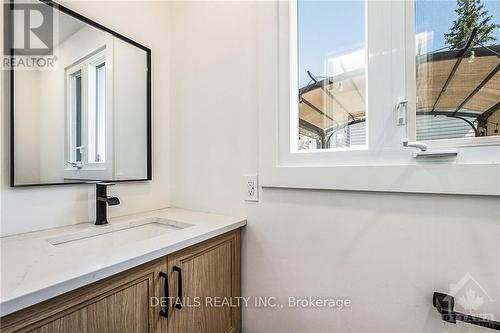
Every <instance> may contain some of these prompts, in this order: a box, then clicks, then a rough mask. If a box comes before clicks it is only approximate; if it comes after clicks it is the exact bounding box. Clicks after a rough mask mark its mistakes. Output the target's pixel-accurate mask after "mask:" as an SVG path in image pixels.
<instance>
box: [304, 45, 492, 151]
mask: <svg viewBox="0 0 500 333" xmlns="http://www.w3.org/2000/svg"><path fill="white" fill-rule="evenodd" d="M471 45H472V43H471V42H468V43H467V45H466V46H465V47H464V48H463V49H461V50H454V51H442V52H436V53H429V54H425V55H421V56H418V57H417V58H416V61H417V68H416V70H417V80H416V87H417V116H421V115H434V116H445V117H450V118H455V119H460V120H462V121H464V122H466V123H467V124H468V125H469V126H470V127H471V129H472V130H473V132H474V135H475V136H490V135H498V130H499V127H500V112H498V111H499V110H500V72H499V71H500V57H499V56H498V54H500V45H496V46H489V47H483V46H479V47H474V48H471V47H470V46H471ZM308 74H309V76H310V77H311V83H310V84H309V85H307V86H305V87H302V88H300V89H299V129H300V133H301V134H304V135H306V136H308V137H312V138H315V139H317V140H318V141H319V142H320V143H321V147H322V148H328V147H329V139H330V137H331V135H332V134H333V133H335V132H336V131H338V130H339V129H342V128H345V127H346V126H349V125H352V124H356V123H360V122H364V121H365V100H366V89H365V76H364V69H363V68H362V69H358V70H354V71H350V72H344V73H342V74H338V75H335V76H332V77H328V78H323V79H317V78H316V77H315V76H314V75H313V74H311V73H309V72H308Z"/></svg>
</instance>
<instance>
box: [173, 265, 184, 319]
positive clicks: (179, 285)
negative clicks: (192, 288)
mask: <svg viewBox="0 0 500 333" xmlns="http://www.w3.org/2000/svg"><path fill="white" fill-rule="evenodd" d="M173 270H174V272H177V273H178V274H179V276H178V279H177V299H176V301H175V305H174V307H175V308H176V309H179V310H180V309H182V270H181V268H180V267H177V266H174V267H173Z"/></svg>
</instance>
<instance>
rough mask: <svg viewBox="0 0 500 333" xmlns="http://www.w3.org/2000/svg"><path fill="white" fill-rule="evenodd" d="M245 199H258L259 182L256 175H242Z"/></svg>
mask: <svg viewBox="0 0 500 333" xmlns="http://www.w3.org/2000/svg"><path fill="white" fill-rule="evenodd" d="M243 178H244V179H245V182H244V186H245V201H259V182H258V176H257V175H244V176H243Z"/></svg>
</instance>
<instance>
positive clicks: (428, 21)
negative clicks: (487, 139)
mask: <svg viewBox="0 0 500 333" xmlns="http://www.w3.org/2000/svg"><path fill="white" fill-rule="evenodd" d="M415 6H416V7H415V13H416V20H415V22H416V38H415V43H416V44H415V46H416V98H417V99H416V103H417V107H416V112H417V126H416V129H417V131H416V132H417V133H416V134H417V140H436V139H455V138H465V137H480V136H493V135H499V130H500V71H499V70H500V58H499V55H500V25H499V24H498V23H499V22H500V1H491V0H490V1H488V0H486V1H485V0H457V1H428V0H416V2H415Z"/></svg>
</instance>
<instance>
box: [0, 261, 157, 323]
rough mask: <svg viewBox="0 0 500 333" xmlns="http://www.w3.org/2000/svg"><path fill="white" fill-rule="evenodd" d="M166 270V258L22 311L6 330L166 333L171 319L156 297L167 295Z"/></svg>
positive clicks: (4, 320) (11, 318)
mask: <svg viewBox="0 0 500 333" xmlns="http://www.w3.org/2000/svg"><path fill="white" fill-rule="evenodd" d="M166 269H167V266H166V259H165V258H164V259H161V260H157V261H154V262H153V263H148V264H145V265H142V266H140V267H137V268H134V269H131V270H129V271H126V272H124V273H120V274H118V275H115V276H113V277H110V278H107V279H105V280H103V281H99V282H97V283H94V284H92V285H89V286H86V287H83V288H80V289H78V290H76V291H73V292H70V293H68V294H64V295H61V296H58V297H56V298H54V299H51V300H48V301H46V302H43V303H40V304H37V305H34V306H32V307H30V308H27V309H25V310H21V311H18V312H16V313H14V314H12V315H9V316H6V317H3V318H2V321H1V331H2V333H7V332H36V333H115V332H116V333H147V332H151V333H156V332H165V331H166V328H167V327H166V321H165V320H166V319H164V318H162V317H160V315H159V310H160V308H159V306H155V305H156V304H155V303H154V302H151V298H152V297H158V296H162V295H163V294H161V290H163V283H164V282H163V281H162V279H161V278H160V277H159V272H160V271H166ZM152 305H153V306H152Z"/></svg>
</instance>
